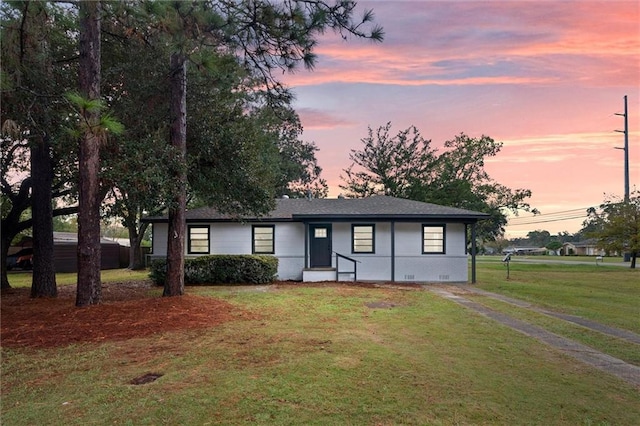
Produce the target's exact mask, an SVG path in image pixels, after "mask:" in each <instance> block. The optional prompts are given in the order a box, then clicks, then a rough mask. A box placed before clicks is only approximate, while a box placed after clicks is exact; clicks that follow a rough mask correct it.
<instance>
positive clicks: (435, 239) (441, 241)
mask: <svg viewBox="0 0 640 426" xmlns="http://www.w3.org/2000/svg"><path fill="white" fill-rule="evenodd" d="M444 231H445V226H444V225H422V254H444V252H445V251H444V247H445V238H444V236H445V232H444Z"/></svg>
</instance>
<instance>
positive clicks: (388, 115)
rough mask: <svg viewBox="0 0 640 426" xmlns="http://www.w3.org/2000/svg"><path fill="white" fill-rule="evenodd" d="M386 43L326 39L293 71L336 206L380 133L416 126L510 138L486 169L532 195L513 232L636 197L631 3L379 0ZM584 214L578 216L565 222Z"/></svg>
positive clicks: (637, 84)
mask: <svg viewBox="0 0 640 426" xmlns="http://www.w3.org/2000/svg"><path fill="white" fill-rule="evenodd" d="M365 9H373V10H374V13H375V20H376V22H377V23H379V24H380V25H382V26H383V27H384V31H385V40H384V42H382V43H372V42H370V41H364V40H357V39H349V40H347V41H345V40H343V39H341V38H340V37H339V36H337V35H335V34H332V33H330V34H327V35H326V36H324V37H323V38H322V39H321V40H320V43H319V45H318V48H317V50H316V53H317V54H318V61H317V64H316V68H315V69H314V71H312V72H308V71H303V70H300V71H298V72H297V73H295V74H292V75H285V76H283V79H284V81H285V82H286V84H288V85H289V86H290V87H291V88H292V90H293V92H294V93H295V95H296V101H295V103H294V107H295V109H296V110H297V111H298V113H299V114H300V117H301V119H302V124H303V126H304V134H303V139H304V140H307V141H313V142H315V143H316V144H317V146H318V148H319V152H318V153H317V157H318V161H319V164H320V166H321V167H322V168H323V177H324V178H325V179H327V181H328V184H329V187H330V192H329V196H330V197H336V196H337V195H338V194H340V192H341V189H340V188H339V186H338V185H340V183H342V180H341V178H340V175H341V174H344V173H343V170H344V169H346V168H347V167H348V166H349V165H350V164H351V162H350V161H349V153H350V151H351V150H352V149H360V148H361V147H362V143H361V139H362V138H364V137H366V136H367V128H368V127H371V128H373V129H377V128H378V127H380V126H383V125H385V124H386V123H387V122H391V123H392V126H393V127H392V133H393V134H396V133H397V132H399V131H401V130H404V129H406V128H407V127H409V126H411V125H415V126H416V127H417V128H418V129H419V130H420V132H421V134H422V136H423V137H424V138H425V139H431V141H432V145H433V146H434V147H441V146H442V145H443V143H444V141H446V140H448V139H452V138H454V137H455V135H457V134H459V133H461V132H464V133H466V134H467V135H469V136H472V137H480V136H482V135H487V136H490V137H492V138H494V139H495V140H496V141H500V142H503V144H504V146H503V148H502V151H501V152H500V153H499V154H498V155H497V157H494V158H492V159H491V160H490V161H489V162H488V163H487V164H486V166H485V167H486V170H487V171H488V172H489V174H490V175H491V177H492V178H493V179H495V180H496V181H498V182H499V183H501V184H503V185H506V186H508V187H510V188H512V189H516V188H526V189H530V190H531V191H532V192H533V195H532V197H531V198H530V199H529V202H530V204H531V205H532V206H533V207H535V208H537V209H538V210H540V212H541V213H542V214H541V215H539V216H537V217H536V218H535V219H531V217H532V215H531V214H529V213H522V214H521V215H520V216H519V217H517V218H514V219H512V220H511V221H510V224H509V226H508V227H507V235H506V236H507V237H510V238H512V237H523V236H526V234H527V232H529V231H534V230H547V231H549V232H551V233H552V234H556V233H558V232H562V231H568V232H570V233H574V232H577V231H578V230H579V229H580V228H581V224H582V221H583V220H584V217H585V215H586V214H585V213H584V211H585V210H586V208H588V207H591V206H597V205H599V204H600V203H602V202H603V200H604V198H605V194H606V195H615V196H620V197H622V196H623V195H624V154H623V151H622V150H617V149H614V147H623V146H624V136H623V134H622V133H618V132H615V130H623V129H624V118H623V117H621V116H617V115H615V113H623V112H624V100H623V97H624V96H625V95H627V96H628V108H629V117H628V122H629V159H630V186H631V190H632V191H633V190H634V186H635V187H636V188H637V189H640V185H639V184H638V183H639V176H640V165H639V164H638V159H640V144H639V143H638V139H639V135H640V131H639V128H640V119H639V118H640V115H639V111H638V110H639V108H640V102H639V100H640V19H639V2H637V1H635V0H632V1H608V0H607V1H583V0H576V1H571V0H565V1H549V0H546V1H545V0H539V1H508V0H502V1H486V0H485V1H464V0H462V1H459V0H457V1H454V0H450V1H430V0H421V1H415V0H414V1H383V0H381V1H368V2H364V1H362V2H359V3H358V7H357V12H356V16H360V15H361V13H362V12H363V11H364V10H365ZM567 217H572V218H573V219H570V220H557V219H564V218H567Z"/></svg>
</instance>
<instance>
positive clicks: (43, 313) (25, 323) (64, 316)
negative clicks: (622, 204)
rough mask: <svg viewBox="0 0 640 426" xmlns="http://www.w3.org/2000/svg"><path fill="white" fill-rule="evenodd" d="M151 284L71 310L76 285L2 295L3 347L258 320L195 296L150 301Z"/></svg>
mask: <svg viewBox="0 0 640 426" xmlns="http://www.w3.org/2000/svg"><path fill="white" fill-rule="evenodd" d="M152 288H153V284H152V283H151V282H150V281H139V282H127V283H108V284H103V287H102V303H101V304H99V305H93V306H89V307H86V308H77V307H76V306H75V292H76V288H75V286H60V287H59V289H58V292H59V294H58V297H57V298H39V299H31V298H30V297H29V293H30V289H28V288H19V289H10V290H8V291H4V292H3V293H2V300H1V306H0V309H1V313H2V318H1V323H0V341H1V344H2V347H33V348H47V347H56V346H65V345H69V344H72V343H87V342H102V341H110V340H126V339H130V338H135V337H145V336H149V335H152V334H156V333H162V332H167V331H179V330H193V329H201V328H207V327H213V326H215V325H218V324H222V323H225V322H228V321H237V320H241V319H254V318H257V315H256V314H253V313H251V312H248V311H245V310H243V309H241V308H238V307H236V306H233V305H231V304H230V303H227V302H225V301H223V300H219V299H215V298H211V297H202V296H196V295H189V294H187V295H184V296H181V297H160V296H149V290H150V289H152Z"/></svg>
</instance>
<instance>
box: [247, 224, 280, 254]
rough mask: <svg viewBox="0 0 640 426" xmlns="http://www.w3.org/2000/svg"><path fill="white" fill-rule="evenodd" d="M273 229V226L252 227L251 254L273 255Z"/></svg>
mask: <svg viewBox="0 0 640 426" xmlns="http://www.w3.org/2000/svg"><path fill="white" fill-rule="evenodd" d="M274 230H275V227H274V226H273V225H254V226H253V228H252V235H253V238H252V240H253V243H252V247H251V249H252V253H253V254H274V253H275V241H274V240H275V238H274V234H275V232H274Z"/></svg>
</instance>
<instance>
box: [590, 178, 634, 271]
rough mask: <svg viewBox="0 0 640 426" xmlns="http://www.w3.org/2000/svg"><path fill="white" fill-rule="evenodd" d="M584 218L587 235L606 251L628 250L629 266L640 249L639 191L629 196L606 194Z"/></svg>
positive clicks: (626, 251) (632, 264)
mask: <svg viewBox="0 0 640 426" xmlns="http://www.w3.org/2000/svg"><path fill="white" fill-rule="evenodd" d="M587 222H588V223H589V224H591V225H592V227H591V229H593V230H592V231H591V232H590V234H589V235H590V236H591V237H594V238H597V239H598V246H599V247H600V248H602V249H604V250H606V251H608V252H618V253H628V254H629V255H630V257H631V265H630V266H631V268H632V269H633V268H635V267H636V259H637V257H638V253H640V192H639V191H637V190H636V191H633V192H632V193H631V195H630V197H629V199H628V200H621V199H619V198H618V197H615V196H608V197H607V198H606V199H605V200H604V202H603V203H602V204H601V205H600V208H599V209H590V210H589V218H588V219H587Z"/></svg>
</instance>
